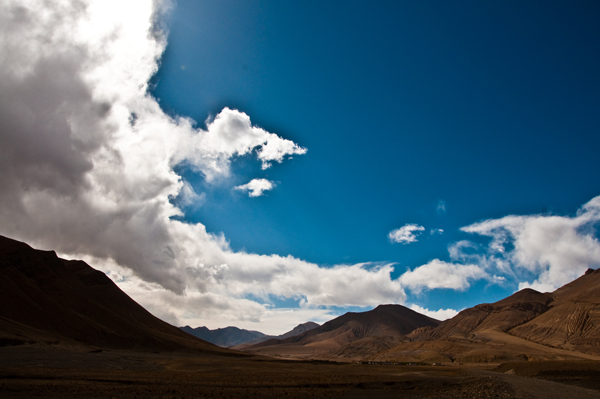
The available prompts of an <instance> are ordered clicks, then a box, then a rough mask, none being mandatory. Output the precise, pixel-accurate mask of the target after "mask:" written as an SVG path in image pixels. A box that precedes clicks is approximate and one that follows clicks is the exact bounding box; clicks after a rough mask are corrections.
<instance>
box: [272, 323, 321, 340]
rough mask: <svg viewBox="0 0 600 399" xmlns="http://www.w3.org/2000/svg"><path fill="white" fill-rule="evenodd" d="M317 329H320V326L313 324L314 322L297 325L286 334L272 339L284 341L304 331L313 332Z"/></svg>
mask: <svg viewBox="0 0 600 399" xmlns="http://www.w3.org/2000/svg"><path fill="white" fill-rule="evenodd" d="M317 327H320V325H319V324H317V323H315V322H314V321H308V322H306V323H302V324H298V325H297V326H296V327H294V328H293V329H291V330H290V331H288V332H286V333H285V334H281V335H278V336H277V337H274V338H277V339H286V338H291V337H295V336H296V335H300V334H302V333H303V332H305V331H309V330H313V329H315V328H317Z"/></svg>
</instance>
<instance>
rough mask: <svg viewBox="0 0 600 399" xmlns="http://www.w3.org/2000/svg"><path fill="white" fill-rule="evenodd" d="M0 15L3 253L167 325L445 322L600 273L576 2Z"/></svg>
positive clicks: (596, 28) (597, 197)
mask: <svg viewBox="0 0 600 399" xmlns="http://www.w3.org/2000/svg"><path fill="white" fill-rule="evenodd" d="M80 2H81V4H82V6H81V7H80V8H74V7H72V5H71V3H70V2H68V1H65V2H60V1H57V2H39V1H35V0H19V1H12V2H10V1H9V2H5V3H2V5H0V39H2V40H0V118H1V119H2V120H3V124H2V126H0V170H2V172H3V173H1V174H0V234H1V235H4V236H8V237H11V238H14V239H18V240H22V241H25V242H27V243H29V244H30V245H32V246H33V247H35V248H40V249H52V250H55V251H57V253H58V254H59V255H60V256H62V257H65V258H70V259H83V260H85V261H86V262H88V263H89V264H90V265H92V266H93V267H95V268H97V269H99V270H102V271H103V272H105V273H106V274H107V275H108V276H109V277H110V278H111V279H113V281H114V282H115V283H116V284H117V285H118V286H119V287H120V288H121V289H123V290H124V291H125V292H126V293H127V294H128V295H130V296H131V297H132V298H134V299H135V300H136V301H138V302H139V303H140V304H141V305H142V306H144V307H145V308H147V309H148V310H149V311H150V312H152V313H153V314H155V315H156V316H158V317H160V318H161V319H163V320H165V321H167V322H169V323H171V324H174V325H179V326H181V325H186V324H188V325H191V326H193V327H198V326H207V327H209V328H213V329H214V328H219V327H225V326H230V325H234V326H238V327H241V328H247V329H251V330H259V331H262V332H264V333H270V334H281V333H284V332H286V331H288V330H290V329H291V328H293V327H294V326H296V325H297V324H299V323H303V322H306V321H308V320H314V321H316V322H324V321H327V320H329V319H331V318H333V317H335V316H337V315H339V314H342V313H344V312H346V311H357V310H368V309H371V308H372V307H375V306H377V305H378V304H381V303H398V304H404V305H406V306H408V307H411V308H413V309H415V310H417V311H420V312H423V313H425V314H428V315H430V316H433V317H436V318H440V319H444V318H447V317H451V316H452V315H454V314H456V312H457V311H459V310H461V309H463V308H466V307H470V306H473V305H475V304H478V303H482V302H493V301H497V300H499V299H501V298H504V297H506V296H508V295H510V294H512V293H513V292H515V291H516V290H518V289H522V288H526V287H530V288H534V289H537V290H539V291H553V290H555V289H556V288H558V287H560V286H562V285H564V284H566V283H568V282H569V281H572V280H573V279H575V278H577V277H579V276H581V275H582V274H583V273H584V272H585V271H586V270H587V268H594V269H595V268H598V267H600V240H599V239H598V226H599V224H600V179H598V170H600V157H599V156H598V155H597V152H598V148H600V135H599V134H598V133H599V132H600V112H598V109H600V75H599V74H598V72H597V71H599V70H600V41H598V38H599V37H600V24H598V21H599V20H600V5H599V4H598V3H596V2H583V1H582V2H567V1H543V2H542V1H539V2H538V1H528V2H513V1H505V2H475V1H473V2H467V1H460V2H442V1H419V2H409V1H390V2H384V1H379V2H375V3H373V2H366V1H328V2H316V1H302V2H296V1H252V0H248V1H216V0H215V1H210V0H205V1H201V2H200V1H184V0H179V1H177V2H176V3H172V2H171V1H169V0H129V1H127V2H123V1H122V0H80Z"/></svg>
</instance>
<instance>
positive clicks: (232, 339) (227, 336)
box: [180, 321, 319, 350]
mask: <svg viewBox="0 0 600 399" xmlns="http://www.w3.org/2000/svg"><path fill="white" fill-rule="evenodd" d="M316 327H319V325H318V324H317V323H315V322H312V321H309V322H306V323H302V324H299V325H297V326H296V327H294V328H293V329H292V330H290V331H288V332H286V333H285V334H281V335H279V336H273V335H266V334H263V333H261V332H260V331H251V330H243V329H241V328H237V327H225V328H217V329H216V330H209V329H208V328H206V327H196V328H192V327H190V326H185V327H180V328H181V330H182V331H185V332H186V333H188V334H192V335H193V336H195V337H198V338H200V339H203V340H205V341H207V342H210V343H211V344H215V345H218V346H221V347H223V348H230V347H232V348H233V349H238V350H239V349H243V348H246V347H247V346H249V345H252V344H257V343H260V342H263V341H266V340H269V339H272V338H277V339H285V338H289V337H294V336H296V335H298V334H301V333H303V332H305V331H308V330H311V329H313V328H316Z"/></svg>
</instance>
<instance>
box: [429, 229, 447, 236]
mask: <svg viewBox="0 0 600 399" xmlns="http://www.w3.org/2000/svg"><path fill="white" fill-rule="evenodd" d="M429 234H431V235H434V234H444V230H443V229H431V230H430V231H429Z"/></svg>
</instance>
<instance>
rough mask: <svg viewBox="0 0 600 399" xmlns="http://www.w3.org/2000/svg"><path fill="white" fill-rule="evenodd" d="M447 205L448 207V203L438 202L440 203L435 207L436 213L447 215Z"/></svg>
mask: <svg viewBox="0 0 600 399" xmlns="http://www.w3.org/2000/svg"><path fill="white" fill-rule="evenodd" d="M446 205H447V202H446V201H444V200H438V202H437V204H436V206H435V211H436V212H437V213H438V215H441V214H444V213H446Z"/></svg>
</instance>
